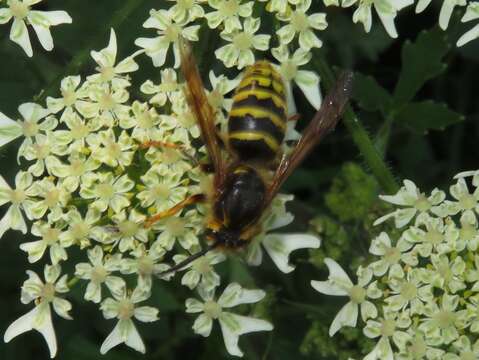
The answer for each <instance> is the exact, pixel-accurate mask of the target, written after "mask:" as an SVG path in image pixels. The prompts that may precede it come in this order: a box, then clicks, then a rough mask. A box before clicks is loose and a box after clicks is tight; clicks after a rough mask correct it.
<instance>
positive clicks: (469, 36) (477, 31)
mask: <svg viewBox="0 0 479 360" xmlns="http://www.w3.org/2000/svg"><path fill="white" fill-rule="evenodd" d="M478 37H479V25H476V26H474V27H473V28H472V29H471V30H469V31H467V32H466V33H465V34H464V35H462V36H461V37H460V38H459V40H457V43H456V45H457V46H463V45H464V44H467V43H468V42H469V41H472V40H475V39H477V38H478Z"/></svg>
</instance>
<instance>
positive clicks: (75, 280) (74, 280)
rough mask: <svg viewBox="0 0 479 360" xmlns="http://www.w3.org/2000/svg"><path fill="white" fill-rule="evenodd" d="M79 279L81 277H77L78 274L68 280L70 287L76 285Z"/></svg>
mask: <svg viewBox="0 0 479 360" xmlns="http://www.w3.org/2000/svg"><path fill="white" fill-rule="evenodd" d="M78 280H80V279H79V278H77V277H76V276H74V277H72V278H71V279H70V280H68V282H67V286H68V288H69V289H71V288H72V287H74V286H75V284H76V283H77V282H78Z"/></svg>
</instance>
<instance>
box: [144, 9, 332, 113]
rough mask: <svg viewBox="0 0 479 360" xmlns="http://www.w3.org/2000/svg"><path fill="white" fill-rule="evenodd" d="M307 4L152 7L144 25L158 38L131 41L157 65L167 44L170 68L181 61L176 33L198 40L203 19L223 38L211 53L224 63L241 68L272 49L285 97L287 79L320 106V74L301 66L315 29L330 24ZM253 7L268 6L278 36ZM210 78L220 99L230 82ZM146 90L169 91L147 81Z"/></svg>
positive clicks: (306, 59)
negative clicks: (283, 83) (172, 55)
mask: <svg viewBox="0 0 479 360" xmlns="http://www.w3.org/2000/svg"><path fill="white" fill-rule="evenodd" d="M311 5H312V0H299V1H298V0H295V1H293V0H290V1H287V0H284V1H283V0H281V1H274V0H273V1H270V2H268V3H267V4H257V5H255V4H254V1H241V0H231V1H222V0H208V1H207V2H206V4H205V2H200V1H197V0H194V1H187V2H177V3H176V4H175V5H174V6H173V7H171V8H170V9H168V10H164V9H161V10H151V11H150V17H149V18H148V19H147V20H146V21H145V23H144V24H143V27H145V28H148V29H155V30H156V32H157V35H158V36H156V37H153V38H138V39H136V41H135V44H136V45H138V46H139V47H141V48H143V49H144V50H145V53H146V54H147V55H148V56H150V57H151V59H152V61H153V64H154V65H155V66H162V65H163V64H165V61H166V58H167V55H168V52H169V48H170V47H172V50H173V54H174V61H173V68H177V67H178V66H179V64H180V62H179V49H178V43H177V40H178V37H180V36H182V37H184V38H186V39H188V40H189V41H198V30H199V28H200V26H201V24H202V20H203V19H205V20H206V23H207V25H208V27H209V28H210V29H212V31H218V32H219V35H220V38H221V39H222V41H223V44H220V45H218V48H217V49H215V50H214V53H215V55H216V57H217V58H218V59H219V60H221V61H222V63H223V64H224V66H225V67H227V68H236V69H238V70H241V69H243V68H245V67H246V66H248V65H251V64H253V63H254V62H255V58H256V56H257V55H258V52H264V51H267V50H269V49H272V50H271V53H272V55H273V57H274V58H275V59H276V60H277V61H278V67H279V68H280V73H281V74H282V76H283V77H284V80H285V82H286V85H287V91H288V99H292V89H291V83H292V82H294V83H296V84H297V85H298V86H299V87H300V89H301V90H302V91H303V92H304V94H305V96H306V98H307V99H308V100H309V101H310V103H311V105H313V106H314V107H315V108H319V106H320V105H321V94H320V92H319V86H318V85H319V76H318V75H317V74H316V73H315V72H313V71H309V70H305V69H304V68H303V67H304V66H305V65H307V64H308V63H309V62H310V61H311V58H312V53H311V50H312V49H313V48H319V47H321V45H322V42H321V40H320V38H319V37H318V33H319V31H322V30H324V29H326V27H327V26H328V23H327V22H326V14H325V13H312V11H311V9H310V8H311ZM254 6H261V10H260V11H261V12H264V11H265V9H267V10H268V11H270V12H273V13H274V14H275V17H274V21H275V26H277V27H278V31H277V36H275V37H274V38H272V36H271V35H270V33H271V29H270V28H269V26H265V25H263V24H262V23H261V22H262V19H261V17H254V16H253V7H254ZM260 58H262V56H261V57H260ZM172 71H173V69H171V71H169V72H168V74H172ZM165 78H169V79H172V78H171V77H169V76H168V75H167V74H166V73H165V74H164V78H163V80H164V79H165ZM210 78H214V79H217V80H216V81H214V82H216V84H213V81H212V86H213V90H212V91H213V94H214V95H215V96H219V97H222V96H223V95H224V91H229V89H230V88H229V85H228V84H226V83H225V84H223V85H220V83H221V82H220V81H218V80H219V79H221V80H223V81H226V80H227V79H226V78H222V77H221V76H220V78H219V79H218V78H216V75H215V74H210ZM216 85H218V88H217V87H216ZM144 90H145V91H147V92H148V93H153V92H156V93H157V94H158V93H164V94H165V95H167V94H166V93H168V90H167V87H166V86H163V87H161V86H160V87H158V85H157V86H155V85H154V84H152V83H148V87H147V88H146V87H145V89H144ZM155 90H156V91H155ZM215 90H217V91H216V93H215ZM160 99H161V101H164V99H165V97H164V96H159V97H158V98H155V101H156V100H160ZM288 105H289V108H288V109H289V111H290V112H291V113H294V112H295V107H294V103H293V102H292V101H290V102H289V103H288Z"/></svg>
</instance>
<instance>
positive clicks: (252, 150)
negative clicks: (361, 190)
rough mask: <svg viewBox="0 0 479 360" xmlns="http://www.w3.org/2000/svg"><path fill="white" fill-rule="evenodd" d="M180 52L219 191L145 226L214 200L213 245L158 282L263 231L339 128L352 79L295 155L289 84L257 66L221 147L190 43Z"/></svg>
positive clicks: (267, 66)
mask: <svg viewBox="0 0 479 360" xmlns="http://www.w3.org/2000/svg"><path fill="white" fill-rule="evenodd" d="M179 47H180V56H181V72H182V74H183V77H184V79H185V82H186V89H185V95H186V100H187V103H188V106H189V107H190V109H191V111H192V112H193V114H194V115H195V117H196V120H197V121H198V124H199V127H200V129H201V137H202V140H203V141H204V143H205V145H206V149H207V153H208V156H209V158H210V161H211V166H212V168H213V171H214V178H213V186H214V191H213V194H212V196H209V197H208V196H206V195H205V194H198V195H194V196H191V197H189V198H187V199H185V200H184V201H182V202H180V203H179V204H177V205H176V206H174V207H173V208H172V209H169V210H166V211H164V212H162V213H160V214H157V215H155V216H153V217H151V218H149V219H147V222H146V223H145V226H147V227H148V226H151V224H152V223H154V222H156V221H158V220H159V219H161V218H164V217H166V216H170V215H173V214H175V213H176V212H178V211H179V210H180V209H182V208H183V207H185V206H187V205H190V204H193V203H196V202H200V201H209V202H210V205H211V214H210V217H209V220H208V221H207V224H206V230H205V232H204V237H205V238H206V239H207V240H208V244H209V245H208V246H206V247H205V248H204V249H203V250H201V251H199V252H197V253H195V254H193V255H191V256H190V257H188V258H187V259H186V260H184V261H182V262H180V263H178V264H176V265H175V266H173V267H171V268H170V269H168V270H166V271H164V272H162V273H160V274H159V275H164V274H166V273H170V272H174V271H177V270H179V269H181V268H183V267H184V266H185V265H187V264H188V263H190V262H192V261H194V260H196V259H197V258H199V257H201V256H203V255H205V254H206V253H207V252H209V251H211V250H213V249H215V248H224V249H231V250H236V249H240V248H243V247H245V246H247V245H248V243H249V242H250V241H251V239H252V238H253V237H254V236H255V235H257V234H258V233H259V232H260V231H261V219H262V215H263V214H264V213H265V212H266V211H267V209H268V208H269V206H270V204H271V202H272V200H273V199H274V197H275V195H276V194H277V193H278V191H279V189H280V187H281V185H282V184H283V183H284V182H285V180H286V179H287V178H288V176H290V175H291V173H292V172H293V171H294V170H295V169H296V168H297V167H298V165H299V164H300V163H301V162H302V161H303V159H304V158H305V157H306V156H307V155H308V154H309V153H310V152H311V150H312V149H313V148H314V147H315V146H316V145H317V144H318V143H319V142H320V141H321V140H322V139H323V138H324V136H325V135H326V134H327V133H328V132H330V131H331V130H333V129H334V128H335V126H336V124H337V122H338V121H339V118H340V116H341V114H342V112H343V109H344V107H345V105H346V103H347V102H348V100H349V97H350V93H351V88H352V73H350V72H345V73H343V74H342V75H341V77H340V78H339V80H338V81H337V83H336V84H335V86H334V88H333V89H332V91H331V92H330V93H329V94H328V95H327V96H326V97H325V99H324V101H323V103H322V106H321V108H320V109H319V110H318V111H317V113H316V114H315V115H314V117H313V119H312V120H311V122H310V123H309V125H308V126H307V127H306V129H305V130H304V132H303V134H302V136H301V138H300V139H299V140H298V142H297V143H296V145H295V146H294V148H293V150H292V151H291V152H290V153H289V154H288V155H286V154H282V151H281V146H282V143H283V140H284V137H285V132H286V126H287V121H288V117H287V114H288V112H287V105H286V93H285V84H284V83H283V80H282V77H281V75H280V74H279V73H278V71H277V70H275V68H274V67H273V65H272V64H271V63H270V62H268V61H266V60H262V61H258V62H256V63H255V64H253V65H251V66H249V67H248V68H247V69H246V71H245V73H244V75H243V78H242V80H241V82H240V83H239V85H238V87H237V88H236V90H235V94H234V96H233V105H232V108H231V110H230V113H229V116H228V133H227V136H226V141H222V140H221V139H222V138H224V137H222V136H221V134H218V130H217V127H216V126H215V116H216V114H215V112H214V110H213V108H212V107H211V105H210V104H209V102H208V97H207V95H206V92H205V90H204V87H203V82H202V80H201V76H200V73H199V70H198V66H197V64H196V62H195V58H194V56H193V54H192V50H191V47H190V45H189V44H188V43H187V42H186V40H184V39H181V40H180V46H179ZM224 152H226V153H227V155H228V157H225V156H224ZM272 167H274V169H273V170H272V171H271V170H270V169H271V168H272Z"/></svg>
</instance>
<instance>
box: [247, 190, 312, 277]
mask: <svg viewBox="0 0 479 360" xmlns="http://www.w3.org/2000/svg"><path fill="white" fill-rule="evenodd" d="M292 198H293V197H292V196H287V195H282V194H280V195H278V196H276V198H275V199H274V200H273V204H272V206H271V208H272V210H271V213H270V214H269V215H268V216H267V218H265V219H264V220H263V221H262V227H263V229H262V232H261V234H259V235H257V236H255V237H254V238H253V240H252V241H251V244H249V245H248V250H247V251H248V252H247V255H246V260H247V262H248V264H249V265H253V266H258V265H260V264H261V262H262V261H263V251H262V250H261V248H262V247H263V248H264V250H265V251H266V253H267V254H268V255H269V256H270V257H271V260H273V262H274V264H275V265H276V266H277V267H278V269H279V270H280V271H282V272H283V273H285V274H287V273H290V272H291V271H293V270H294V266H293V265H291V264H290V263H289V255H290V254H291V253H292V252H293V251H295V250H298V249H308V248H312V249H317V248H319V246H320V245H321V240H320V239H319V238H317V237H316V236H313V235H309V234H280V233H268V232H269V231H271V230H274V229H277V228H280V227H283V226H286V225H288V224H289V223H291V222H292V221H293V219H294V217H293V215H292V214H291V213H288V212H286V208H285V203H286V202H287V201H290V200H292Z"/></svg>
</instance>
